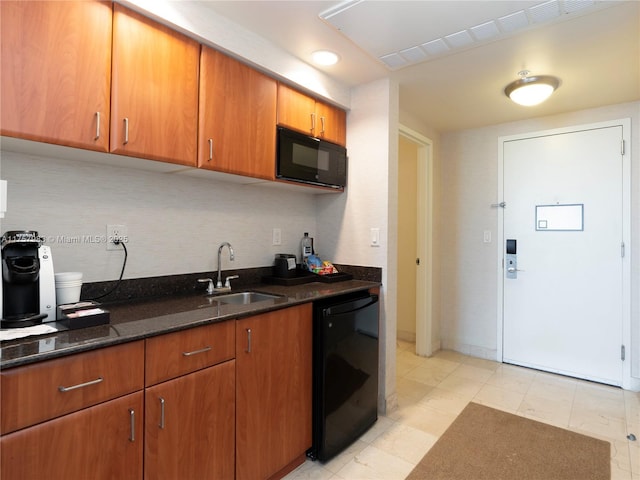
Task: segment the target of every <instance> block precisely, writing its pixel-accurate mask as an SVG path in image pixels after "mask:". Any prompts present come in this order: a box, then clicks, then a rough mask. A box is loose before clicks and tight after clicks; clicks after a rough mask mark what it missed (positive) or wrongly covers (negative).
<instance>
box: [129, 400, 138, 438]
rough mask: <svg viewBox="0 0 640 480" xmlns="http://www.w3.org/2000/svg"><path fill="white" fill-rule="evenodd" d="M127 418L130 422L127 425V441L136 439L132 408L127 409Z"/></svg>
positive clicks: (134, 415) (134, 416)
mask: <svg viewBox="0 0 640 480" xmlns="http://www.w3.org/2000/svg"><path fill="white" fill-rule="evenodd" d="M129 420H130V422H131V424H130V426H129V441H130V442H135V441H136V412H135V410H134V409H133V408H130V409H129Z"/></svg>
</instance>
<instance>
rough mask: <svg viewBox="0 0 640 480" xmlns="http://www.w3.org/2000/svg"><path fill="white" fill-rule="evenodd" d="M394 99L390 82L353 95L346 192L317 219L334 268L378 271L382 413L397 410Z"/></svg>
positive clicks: (328, 199)
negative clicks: (375, 233) (374, 242)
mask: <svg viewBox="0 0 640 480" xmlns="http://www.w3.org/2000/svg"><path fill="white" fill-rule="evenodd" d="M398 98H399V97H398V86H397V85H396V84H395V83H393V82H391V81H390V80H388V79H383V80H378V81H375V82H372V83H369V84H366V85H362V86H359V87H356V88H354V89H353V90H352V92H351V111H350V112H349V114H348V116H347V145H348V152H347V153H348V155H349V170H348V187H347V188H346V191H345V194H343V195H340V196H329V195H325V196H322V197H321V198H318V217H317V219H318V223H317V238H318V239H319V245H321V247H319V253H320V254H321V255H326V256H327V257H328V258H330V259H333V260H334V261H335V262H337V263H350V264H353V265H366V266H373V267H381V268H382V284H383V287H382V292H383V295H382V302H381V307H380V308H381V312H380V317H381V318H380V325H381V328H382V331H381V333H380V342H381V365H384V368H383V369H382V371H381V379H380V380H381V382H380V385H381V392H380V394H381V399H380V403H381V408H382V409H383V411H384V409H393V408H394V406H395V383H396V382H395V365H396V359H395V352H396V344H395V342H396V290H395V285H396V264H395V259H396V249H397V246H396V226H397V218H396V217H397V203H396V201H397V175H398V138H397V137H398V136H397V134H396V133H395V132H397V130H398ZM391 132H394V133H393V134H392V133H391ZM371 228H379V229H380V240H381V245H380V247H372V246H371V245H370V229H371Z"/></svg>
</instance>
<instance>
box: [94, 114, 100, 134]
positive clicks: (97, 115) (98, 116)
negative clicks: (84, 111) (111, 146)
mask: <svg viewBox="0 0 640 480" xmlns="http://www.w3.org/2000/svg"><path fill="white" fill-rule="evenodd" d="M99 138H100V112H96V136H95V138H94V140H98V139H99Z"/></svg>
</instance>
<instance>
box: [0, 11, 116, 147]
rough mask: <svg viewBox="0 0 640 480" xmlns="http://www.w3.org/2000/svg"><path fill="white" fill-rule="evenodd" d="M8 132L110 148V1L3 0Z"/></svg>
mask: <svg viewBox="0 0 640 480" xmlns="http://www.w3.org/2000/svg"><path fill="white" fill-rule="evenodd" d="M0 22H1V23H0V27H1V34H0V35H1V37H0V41H1V43H2V46H1V52H0V72H1V73H0V75H1V77H0V84H1V87H0V88H1V97H0V104H1V105H2V109H1V110H2V112H1V117H0V118H1V120H0V125H1V128H0V132H1V133H2V135H7V136H12V137H20V138H26V139H29V140H36V141H40V142H48V143H56V144H61V145H68V146H72V147H79V148H86V149H92V150H99V151H107V149H108V146H109V95H110V79H111V2H97V1H86V2H62V1H60V2H58V1H49V2H25V1H22V2H18V1H15V2H14V1H2V2H0Z"/></svg>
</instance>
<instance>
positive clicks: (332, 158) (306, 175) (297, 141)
mask: <svg viewBox="0 0 640 480" xmlns="http://www.w3.org/2000/svg"><path fill="white" fill-rule="evenodd" d="M276 158H277V161H276V177H277V178H282V179H284V180H292V181H294V182H303V183H308V184H311V185H319V186H323V187H331V188H336V189H339V188H343V187H345V186H346V185H347V149H346V148H344V147H342V146H340V145H336V144H335V143H331V142H327V141H325V140H320V139H317V138H314V137H310V136H308V135H305V134H303V133H298V132H295V131H293V130H289V129H288V128H284V127H278V142H277V157H276Z"/></svg>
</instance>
